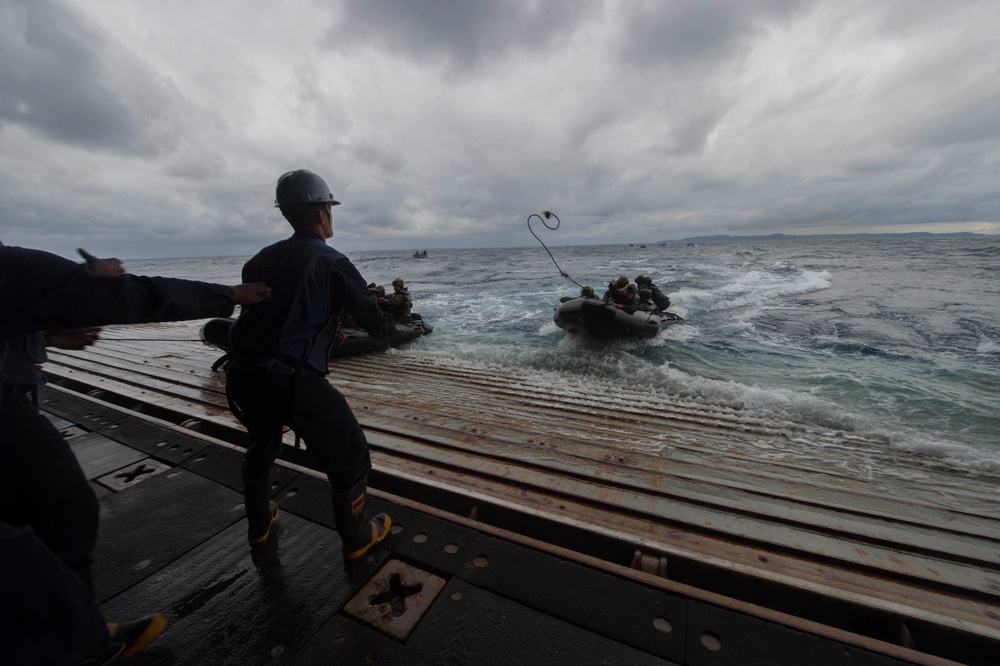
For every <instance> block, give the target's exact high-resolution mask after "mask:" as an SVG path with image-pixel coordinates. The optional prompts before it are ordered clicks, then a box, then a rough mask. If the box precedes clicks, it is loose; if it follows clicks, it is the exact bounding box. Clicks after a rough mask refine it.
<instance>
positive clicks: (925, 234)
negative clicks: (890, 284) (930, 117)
mask: <svg viewBox="0 0 1000 666" xmlns="http://www.w3.org/2000/svg"><path fill="white" fill-rule="evenodd" d="M992 237H994V234H977V233H974V232H971V231H957V232H953V233H933V232H929V231H914V232H910V233H895V234H893V233H887V234H865V233H860V234H804V235H797V234H767V235H763V236H730V235H729V234H717V235H715V236H694V237H692V238H681V239H680V240H661V241H656V243H727V242H730V241H783V240H849V239H852V238H853V239H858V240H871V239H882V238H992Z"/></svg>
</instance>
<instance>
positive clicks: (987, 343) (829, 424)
mask: <svg viewBox="0 0 1000 666" xmlns="http://www.w3.org/2000/svg"><path fill="white" fill-rule="evenodd" d="M549 236H552V237H556V236H557V234H549ZM543 238H544V240H546V242H550V240H552V239H550V238H549V237H547V236H543ZM553 242H557V238H556V239H555V241H553ZM331 244H332V245H334V246H335V245H336V239H334V240H333V241H331ZM414 249H422V248H414ZM550 249H551V250H552V253H553V255H554V256H555V259H556V261H558V263H559V268H561V269H562V271H564V272H565V273H567V274H568V275H569V276H571V278H572V280H575V281H576V283H578V284H580V285H584V284H588V285H592V286H594V288H595V289H596V290H597V292H598V294H601V293H602V292H603V290H604V289H605V285H606V283H607V281H608V280H609V279H612V278H614V277H617V276H618V275H619V274H621V273H624V274H626V275H628V276H629V277H630V278H632V279H634V278H635V276H636V275H638V274H640V273H643V274H646V275H649V276H651V277H653V278H654V280H655V281H656V283H657V284H658V285H659V286H660V287H661V289H663V291H664V292H666V293H667V294H668V295H669V296H670V298H671V300H672V301H673V305H672V307H671V310H673V311H675V312H677V313H678V314H680V315H682V316H684V317H685V318H686V321H685V322H684V323H683V324H679V325H676V326H673V327H671V328H669V329H667V330H666V331H665V332H664V333H663V334H661V335H660V336H659V337H657V338H655V339H653V340H651V341H647V342H645V343H641V344H630V345H624V346H619V345H609V346H604V347H599V346H596V345H594V344H590V343H587V342H583V341H579V340H575V339H571V338H568V337H567V336H566V335H565V334H564V332H563V331H562V330H560V329H559V328H558V327H556V326H555V325H554V324H553V323H552V315H553V312H554V308H555V306H556V305H557V304H558V302H559V297H560V296H570V295H576V294H577V293H578V292H579V286H577V284H574V283H573V282H572V281H571V280H570V279H567V278H565V277H561V276H560V274H559V270H558V269H557V268H556V266H555V265H553V261H552V259H550V257H549V255H548V254H547V253H546V252H545V250H544V249H543V248H542V247H541V246H538V245H535V246H533V247H531V246H529V247H522V248H501V249H439V250H433V249H431V250H429V252H428V254H429V256H428V257H427V258H426V259H415V258H413V257H412V250H409V251H392V252H388V251H385V252H357V253H352V254H351V255H350V256H351V259H352V261H354V263H355V264H356V265H357V267H358V268H359V270H360V271H361V273H362V275H364V276H365V278H366V279H367V280H368V281H374V282H377V283H379V284H385V285H388V284H389V282H391V280H392V279H393V278H394V277H397V276H399V277H402V278H404V279H405V280H406V282H407V286H408V288H409V289H410V292H411V294H412V295H413V300H414V311H415V312H419V313H421V314H422V315H423V316H424V317H425V318H426V319H428V320H429V321H430V322H432V323H433V324H434V327H435V330H434V334H433V335H431V336H428V337H426V338H423V339H421V340H420V341H419V342H417V343H416V344H413V345H411V346H409V347H407V348H405V349H403V350H399V351H395V352H392V353H398V354H404V355H406V356H413V357H423V358H426V359H428V360H433V361H434V362H435V363H441V364H448V365H449V366H453V367H467V368H468V369H469V372H470V373H475V372H483V371H489V369H490V368H500V369H503V368H509V369H511V370H515V369H516V371H517V372H516V373H513V374H516V375H517V376H519V377H524V376H525V373H528V376H529V377H532V378H533V379H534V381H536V382H538V383H544V384H545V385H546V386H547V390H548V391H550V392H551V394H552V395H553V396H557V397H558V396H565V397H567V398H571V399H574V400H580V401H584V400H589V401H593V402H594V405H595V409H596V408H600V407H601V406H607V407H608V408H612V409H615V408H628V409H629V410H630V411H631V410H636V409H638V410H640V411H641V409H642V407H643V402H644V401H648V403H649V404H662V403H663V402H669V403H671V404H675V405H676V406H678V407H684V406H690V407H691V408H697V409H698V410H699V411H700V413H702V414H708V415H712V414H716V415H718V417H719V418H722V419H725V420H727V421H728V420H731V419H733V418H736V419H738V420H741V421H745V422H747V423H753V424H766V425H767V427H768V429H770V430H774V431H778V432H782V433H783V434H784V435H785V437H784V440H785V441H786V442H787V443H788V446H787V447H782V448H781V449H774V450H768V451H760V452H759V455H760V456H761V457H762V458H767V459H771V460H780V459H786V458H787V459H795V460H800V461H801V460H807V459H808V460H810V461H812V462H813V463H814V464H820V465H829V466H831V467H851V468H852V469H853V471H854V473H855V474H856V475H858V476H861V477H864V476H865V474H866V471H865V466H866V465H867V466H872V465H877V466H885V465H887V464H888V463H887V462H886V461H892V466H893V468H894V471H893V472H892V473H894V474H901V475H906V476H909V477H910V478H911V479H913V480H919V479H920V478H921V477H922V476H923V475H924V474H925V473H926V470H927V469H930V468H937V469H940V468H947V469H948V470H950V471H953V472H957V473H959V475H960V476H962V475H966V476H984V475H985V476H989V477H996V478H1000V437H998V436H997V432H998V431H1000V416H998V414H1000V323H998V322H1000V239H996V238H993V237H985V238H958V239H951V238H949V239H944V238H933V239H927V238H920V239H872V240H853V239H852V240H847V239H844V240H817V241H809V240H782V241H769V242H762V241H755V242H731V243H706V244H701V245H698V246H696V247H689V246H686V245H684V244H677V243H668V244H664V245H658V244H655V243H651V244H648V245H647V247H644V248H642V247H639V245H638V244H637V245H635V246H629V245H613V246H576V247H551V248H550ZM246 259H247V257H209V258H190V259H163V260H134V261H131V262H127V268H128V269H129V270H130V271H132V272H134V273H145V274H158V275H172V276H178V277H187V278H193V279H202V280H209V281H218V282H226V283H235V282H238V281H239V273H240V268H241V266H242V264H243V262H244V261H245V260H246ZM390 289H391V287H390ZM624 386H628V388H629V390H628V391H627V392H624V393H627V395H628V403H627V404H622V400H621V399H620V397H619V396H618V395H617V391H616V388H617V387H624ZM804 432H805V433H810V432H811V433H825V434H826V435H829V437H819V436H805V435H803V433H804ZM834 440H835V441H837V442H840V444H839V445H838V446H836V447H823V445H822V443H823V442H829V441H834ZM852 442H853V443H854V444H852ZM636 446H642V447H643V448H644V450H645V451H646V452H649V450H650V449H654V448H655V442H646V443H636ZM879 471H881V472H883V473H884V472H886V471H887V470H885V469H880V470H879Z"/></svg>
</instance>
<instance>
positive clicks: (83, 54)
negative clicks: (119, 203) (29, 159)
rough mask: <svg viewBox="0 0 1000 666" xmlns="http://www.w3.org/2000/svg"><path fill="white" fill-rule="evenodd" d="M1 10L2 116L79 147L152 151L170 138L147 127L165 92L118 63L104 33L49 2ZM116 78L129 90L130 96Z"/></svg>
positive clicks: (12, 0) (158, 113)
mask: <svg viewBox="0 0 1000 666" xmlns="http://www.w3.org/2000/svg"><path fill="white" fill-rule="evenodd" d="M0 12H2V16H3V20H2V21H0V121H3V122H8V123H15V124H21V125H23V126H25V127H27V128H30V129H31V130H32V131H35V132H38V133H40V134H42V135H43V136H45V137H47V138H49V139H51V140H54V141H57V142H64V143H66V144H70V145H76V146H79V147H81V148H85V149H93V150H108V151H113V152H124V153H139V154H146V155H152V154H156V153H158V152H160V147H158V146H157V140H158V139H159V140H163V139H168V140H167V141H166V143H169V138H168V137H169V134H168V133H166V132H158V131H156V129H155V128H153V127H151V123H152V122H154V121H155V120H158V119H160V118H162V116H163V114H162V110H163V108H164V107H165V106H167V105H168V98H167V95H166V91H165V90H164V89H163V86H161V85H158V83H157V82H156V81H155V77H154V79H153V80H150V77H149V76H148V72H142V71H139V68H136V67H134V66H133V65H132V64H131V63H129V62H127V61H126V62H120V61H119V59H125V54H122V53H120V52H118V51H117V49H115V47H114V43H113V40H111V38H110V36H108V35H107V34H105V33H104V32H103V31H101V30H100V29H98V28H96V27H95V26H94V25H93V24H92V23H91V22H89V21H88V20H87V19H85V18H84V17H83V16H81V15H80V14H79V13H78V12H77V11H75V10H74V9H73V8H72V7H65V6H60V5H58V4H56V3H53V2H49V1H48V0H37V1H36V0H31V1H30V2H29V1H28V0H7V1H6V2H5V3H4V4H3V5H2V6H0ZM115 77H117V78H118V79H119V81H118V83H127V84H128V85H129V87H130V88H131V90H130V94H129V99H128V100H125V99H123V98H122V97H121V96H119V95H118V94H117V91H116V90H115V82H114V81H112V80H111V79H112V78H115Z"/></svg>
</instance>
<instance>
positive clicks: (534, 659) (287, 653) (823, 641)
mask: <svg viewBox="0 0 1000 666" xmlns="http://www.w3.org/2000/svg"><path fill="white" fill-rule="evenodd" d="M46 395H47V396H48V397H49V401H48V402H49V405H50V406H51V408H52V410H53V411H54V412H55V413H57V414H59V415H60V416H58V417H57V419H59V427H61V428H63V429H64V431H65V432H66V433H67V436H68V437H69V441H70V444H71V446H73V444H74V440H79V441H78V442H76V443H83V440H88V441H90V442H93V441H95V440H99V439H100V438H102V437H106V435H104V434H102V432H104V431H106V432H108V433H114V434H116V435H119V434H120V432H121V431H120V429H119V428H118V427H116V426H118V425H120V423H121V422H122V418H121V417H120V415H118V414H115V413H114V412H113V411H111V410H110V409H109V408H106V407H104V406H101V405H98V404H97V403H88V402H86V401H84V399H82V398H76V397H65V396H64V397H62V398H59V397H58V396H57V397H56V398H52V397H51V392H50V391H47V392H46ZM77 421H80V423H79V424H77ZM88 423H90V424H93V425H97V426H99V428H100V429H99V430H97V431H90V429H89V426H88V425H87V424H88ZM155 429H156V428H155V427H151V428H150V430H147V431H145V432H144V433H138V435H137V436H138V437H139V438H140V440H141V438H142V437H143V436H144V435H147V436H148V435H149V434H151V433H152V432H153V431H154V430H155ZM135 434H136V431H133V433H132V435H128V436H126V437H124V438H123V439H125V440H130V438H131V437H132V436H133V435H135ZM170 438H171V434H170V431H169V430H164V431H163V432H161V433H160V437H159V438H153V439H159V440H160V441H170ZM108 442H110V443H114V444H115V445H116V446H110V447H107V448H105V449H101V450H100V451H99V450H98V449H96V448H95V447H93V446H79V447H76V448H74V451H75V452H76V453H77V454H78V456H79V457H80V460H81V464H82V465H83V466H84V467H89V466H90V462H91V456H92V455H95V454H97V457H99V458H100V459H102V460H105V461H110V460H113V459H115V457H116V456H117V460H118V461H119V462H121V463H122V464H123V465H124V467H123V468H122V469H123V470H128V469H130V468H132V467H134V466H135V462H134V457H135V455H136V453H137V452H139V453H142V451H141V449H132V447H131V446H129V445H128V444H123V443H121V442H116V441H115V440H111V439H110V438H108ZM139 443H140V445H141V446H146V444H147V443H146V442H142V441H140V442H139ZM126 449H132V450H131V451H126ZM164 450H166V449H164V448H160V451H161V452H162V451H164ZM107 451H113V453H112V454H111V455H108V453H107ZM234 453H235V451H233V450H232V449H229V448H227V447H220V446H219V445H218V444H215V443H212V442H207V443H205V445H204V446H203V447H202V448H201V449H200V450H199V453H198V454H197V455H195V456H193V457H189V458H188V459H186V460H184V461H182V462H181V463H179V464H176V465H173V466H170V467H169V468H168V471H166V472H164V473H161V474H158V475H155V476H151V477H146V478H142V479H140V480H139V481H138V482H136V483H134V484H133V485H130V486H128V487H125V488H123V489H121V490H118V491H115V492H112V493H109V494H105V495H103V496H102V498H101V507H102V531H101V537H100V540H99V544H98V549H97V551H96V553H95V559H96V561H97V566H96V567H95V586H96V588H97V590H98V594H99V596H100V597H101V598H102V599H103V600H104V602H103V603H102V606H101V607H102V610H103V611H104V613H105V615H106V617H108V618H109V619H110V620H112V621H115V620H123V619H131V618H135V617H139V616H142V615H146V614H149V613H152V612H162V613H164V614H165V615H166V616H167V618H168V621H169V624H168V626H167V629H166V631H165V632H164V633H163V634H162V635H161V636H160V637H159V638H158V639H157V640H156V641H155V642H154V643H153V644H152V645H151V646H150V647H148V648H147V649H146V650H145V651H143V652H142V653H140V654H139V655H138V656H136V657H133V658H132V659H130V660H129V663H134V664H136V665H137V666H142V665H148V664H181V663H183V664H218V663H239V664H259V663H274V664H285V663H290V664H314V663H346V664H362V663H378V664H471V663H475V664H507V663H519V664H574V665H575V664H704V665H706V666H712V665H716V664H720V665H721V664H736V663H739V664H744V665H750V666H754V665H757V664H760V665H761V666H763V665H765V664H768V665H769V664H773V663H776V662H777V661H782V660H787V662H788V663H804V662H807V661H809V660H814V659H821V660H822V661H821V662H820V663H829V664H845V665H846V664H851V665H852V666H853V665H857V664H870V665H872V666H898V665H900V664H905V663H923V664H943V663H950V662H945V661H943V660H941V659H936V658H928V657H926V656H925V655H921V654H919V653H914V652H912V651H906V650H900V649H898V648H895V649H889V648H886V649H882V650H880V649H877V648H879V647H882V646H879V645H876V644H870V645H858V641H854V642H852V641H844V640H839V639H838V638H837V637H836V636H834V637H831V636H830V635H824V634H823V632H820V633H816V632H813V631H807V630H803V628H802V627H795V626H790V625H789V624H788V623H780V622H776V621H775V619H774V618H769V617H767V613H766V612H758V613H750V614H747V613H745V612H741V611H740V609H739V608H734V607H733V606H732V604H714V603H711V602H710V601H706V600H705V599H702V598H692V597H691V596H689V595H686V594H684V593H683V592H682V591H677V590H671V589H669V585H667V584H666V583H665V582H662V581H660V584H654V583H655V582H657V581H658V579H653V580H648V581H646V582H643V581H642V580H637V579H634V578H633V577H629V576H622V575H616V574H615V573H613V572H608V571H602V570H600V569H598V568H595V567H593V566H588V565H586V564H582V563H580V562H576V561H570V560H569V559H566V558H562V557H559V556H557V555H554V554H553V553H551V552H544V551H542V550H539V549H537V548H534V547H532V546H531V545H529V544H525V543H516V542H514V541H511V540H508V539H505V538H503V537H502V536H501V535H498V534H492V533H486V532H485V531H483V530H479V529H476V528H475V527H474V526H471V525H470V523H469V521H461V522H456V521H453V520H449V519H447V517H445V516H442V515H431V514H430V513H428V512H427V511H425V510H422V509H421V508H420V507H419V506H418V505H412V504H407V503H404V502H402V501H401V500H400V499H399V498H392V497H389V496H384V495H383V494H381V493H378V492H377V491H376V492H374V493H373V495H372V496H370V498H369V499H370V501H371V502H372V504H373V507H372V508H373V510H375V511H388V512H389V513H390V514H391V515H392V516H393V517H394V529H393V531H392V534H391V535H390V536H389V537H388V538H387V539H386V540H385V541H384V542H383V543H382V544H380V546H379V547H377V548H375V549H373V551H372V552H371V553H370V555H369V556H368V557H366V558H365V559H364V561H362V562H361V563H360V564H358V565H356V566H353V567H350V568H345V566H344V564H343V562H342V560H341V558H340V541H339V537H338V536H337V534H336V532H335V531H333V530H332V529H331V528H330V526H329V518H330V513H331V512H330V509H329V491H328V487H327V486H326V483H325V481H324V480H323V479H321V478H316V477H315V476H314V475H312V474H310V473H305V472H302V473H298V472H296V471H294V470H292V469H289V468H288V467H285V466H279V468H278V474H277V480H276V482H275V484H274V497H275V498H276V499H277V500H278V501H279V503H280V506H281V516H280V517H279V520H278V522H277V523H276V525H275V526H274V528H273V534H272V537H271V539H269V541H268V543H267V545H266V546H265V547H263V548H261V549H257V550H254V551H251V550H250V549H249V548H248V547H247V545H246V540H245V539H246V526H245V522H244V521H243V520H242V518H241V514H242V511H241V506H240V504H239V499H240V495H239V493H238V492H237V491H235V490H234V489H233V488H231V487H229V485H227V482H228V481H229V480H230V479H231V474H230V470H228V469H227V465H226V462H227V461H228V462H229V463H238V459H234V458H233V457H232V456H231V455H230V454H234ZM202 455H204V456H205V457H204V458H202V459H200V460H199V459H198V458H199V457H200V456H202ZM151 459H152V461H153V462H155V463H157V464H161V463H169V461H168V460H167V459H166V458H158V457H157V456H156V455H154V456H151ZM147 460H150V458H147ZM212 460H214V461H215V462H214V463H209V461H212ZM203 463H206V464H203ZM386 571H397V572H405V573H406V576H407V581H409V582H412V583H413V585H412V587H414V588H417V587H421V586H423V585H424V584H425V583H426V582H427V581H430V580H436V581H439V584H438V586H437V587H435V588H434V591H433V594H429V595H428V596H427V597H426V599H424V600H423V602H422V603H420V604H419V605H418V604H417V603H416V598H417V596H418V595H419V594H420V592H421V590H402V591H399V592H395V593H391V591H392V590H393V587H392V584H391V581H389V580H387V579H386V578H385V572H386ZM619 573H620V572H619ZM371 591H375V593H374V594H372V593H371ZM358 608H361V609H362V610H366V609H367V611H368V612H367V617H368V619H359V618H358V615H357V609H358ZM397 611H398V612H397ZM414 612H415V613H416V614H415V615H413V616H412V617H411V618H410V619H411V621H410V622H409V624H407V625H406V626H405V627H403V628H402V629H401V628H400V626H399V617H405V616H407V615H408V614H411V613H414ZM827 634H829V632H827ZM869 643H870V642H869ZM889 647H890V648H891V646H889ZM872 648H876V649H872ZM907 657H912V659H908V658H907Z"/></svg>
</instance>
